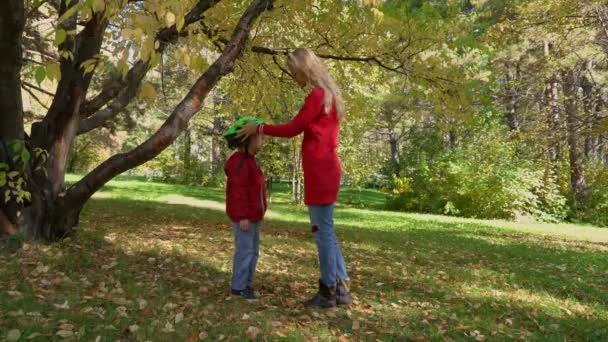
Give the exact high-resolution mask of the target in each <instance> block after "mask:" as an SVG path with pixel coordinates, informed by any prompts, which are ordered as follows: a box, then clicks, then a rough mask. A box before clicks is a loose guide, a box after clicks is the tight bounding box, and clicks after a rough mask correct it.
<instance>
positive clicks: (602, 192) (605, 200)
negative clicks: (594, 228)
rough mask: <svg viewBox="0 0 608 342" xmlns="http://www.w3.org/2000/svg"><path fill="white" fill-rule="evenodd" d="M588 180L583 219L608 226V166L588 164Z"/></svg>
mask: <svg viewBox="0 0 608 342" xmlns="http://www.w3.org/2000/svg"><path fill="white" fill-rule="evenodd" d="M587 181H588V183H587V184H588V190H587V201H586V206H585V207H586V208H585V210H584V211H583V213H582V219H583V221H585V222H589V223H593V224H596V225H599V226H603V227H606V226H608V167H607V166H605V165H590V166H588V168H587Z"/></svg>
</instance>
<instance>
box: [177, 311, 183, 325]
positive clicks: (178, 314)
mask: <svg viewBox="0 0 608 342" xmlns="http://www.w3.org/2000/svg"><path fill="white" fill-rule="evenodd" d="M183 320H184V313H183V312H178V313H177V315H175V324H177V323H179V322H181V321H183Z"/></svg>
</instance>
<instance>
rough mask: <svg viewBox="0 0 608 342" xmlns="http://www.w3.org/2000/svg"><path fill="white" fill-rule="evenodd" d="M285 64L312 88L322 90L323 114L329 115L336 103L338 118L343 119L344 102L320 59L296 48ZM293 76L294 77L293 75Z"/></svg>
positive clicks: (309, 51) (307, 50)
mask: <svg viewBox="0 0 608 342" xmlns="http://www.w3.org/2000/svg"><path fill="white" fill-rule="evenodd" d="M287 64H288V65H289V68H291V70H292V71H300V72H301V73H303V74H304V75H305V76H306V78H307V81H308V85H309V86H312V87H321V88H323V93H324V99H323V100H324V104H325V112H326V113H327V114H329V113H331V106H332V104H333V102H334V101H335V103H336V112H337V114H338V118H339V119H340V120H341V119H343V118H344V101H343V100H342V94H341V93H340V88H338V85H337V84H336V81H335V80H334V79H333V77H331V75H330V74H329V71H327V67H326V66H325V64H324V63H323V61H321V59H320V58H319V57H318V56H317V55H315V53H314V52H312V51H311V50H310V49H303V48H298V49H295V50H294V51H293V52H291V53H290V54H289V56H288V58H287ZM294 76H295V75H294Z"/></svg>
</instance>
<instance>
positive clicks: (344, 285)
mask: <svg viewBox="0 0 608 342" xmlns="http://www.w3.org/2000/svg"><path fill="white" fill-rule="evenodd" d="M352 303H353V297H352V296H351V295H350V281H348V280H338V285H336V304H337V305H351V304H352Z"/></svg>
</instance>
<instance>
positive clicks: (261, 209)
mask: <svg viewBox="0 0 608 342" xmlns="http://www.w3.org/2000/svg"><path fill="white" fill-rule="evenodd" d="M249 122H254V123H258V124H261V123H262V121H260V120H258V119H256V118H253V117H244V118H241V119H239V120H237V121H236V122H235V123H234V125H233V126H232V127H230V129H228V130H227V131H226V133H224V137H225V138H226V140H227V142H228V147H230V148H231V149H238V150H237V151H236V152H234V154H232V156H231V157H230V158H229V159H228V161H227V162H226V165H225V166H224V172H225V173H226V177H227V178H228V181H227V183H226V214H227V215H228V217H229V218H230V220H231V221H232V225H233V230H234V240H235V252H234V260H233V265H232V284H231V285H232V291H231V293H232V294H233V295H236V296H241V297H243V298H246V299H247V300H255V299H257V295H256V293H255V291H254V290H253V287H252V286H251V284H252V282H253V278H254V275H255V268H256V264H257V261H258V257H259V254H260V228H261V224H262V219H263V218H264V213H265V212H266V182H265V181H264V174H263V173H262V170H261V169H260V166H259V164H258V162H257V160H256V159H255V155H256V153H258V151H259V150H260V149H261V148H262V144H263V142H264V139H263V136H262V135H261V134H256V135H252V136H250V137H249V138H247V140H245V141H241V138H237V137H236V133H237V131H238V130H239V128H240V126H243V125H245V124H247V123H249Z"/></svg>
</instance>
